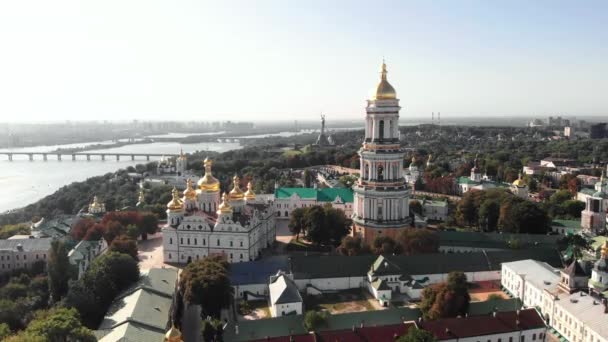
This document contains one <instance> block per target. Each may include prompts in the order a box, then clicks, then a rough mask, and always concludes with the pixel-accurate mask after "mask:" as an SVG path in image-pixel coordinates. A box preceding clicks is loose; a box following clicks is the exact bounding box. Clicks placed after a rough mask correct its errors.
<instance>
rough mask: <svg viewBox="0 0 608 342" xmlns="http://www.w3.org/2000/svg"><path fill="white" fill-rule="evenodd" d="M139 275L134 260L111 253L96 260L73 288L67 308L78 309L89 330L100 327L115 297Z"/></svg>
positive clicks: (67, 299) (127, 256) (124, 255)
mask: <svg viewBox="0 0 608 342" xmlns="http://www.w3.org/2000/svg"><path fill="white" fill-rule="evenodd" d="M139 276H140V274H139V265H138V264H137V261H135V260H134V259H133V257H131V256H130V255H127V254H123V253H117V252H112V251H110V252H108V253H105V254H103V255H102V256H100V257H98V258H97V259H95V260H94V261H93V263H92V264H91V267H89V269H88V270H87V271H86V272H85V273H84V275H83V277H82V278H81V279H80V280H78V281H76V282H74V283H73V284H72V285H71V286H70V291H69V292H68V295H67V296H66V299H65V305H66V306H67V307H73V308H76V309H77V310H78V312H79V313H80V316H81V317H82V320H83V322H85V324H86V325H87V327H90V328H96V327H97V326H98V324H99V321H100V320H101V318H103V315H104V313H105V311H106V310H107V308H108V307H109V306H110V304H111V303H112V301H113V300H114V298H115V297H116V296H117V295H118V294H119V293H120V292H121V291H123V290H125V289H126V288H127V287H129V286H131V285H132V284H133V283H134V282H136V281H137V280H138V279H139Z"/></svg>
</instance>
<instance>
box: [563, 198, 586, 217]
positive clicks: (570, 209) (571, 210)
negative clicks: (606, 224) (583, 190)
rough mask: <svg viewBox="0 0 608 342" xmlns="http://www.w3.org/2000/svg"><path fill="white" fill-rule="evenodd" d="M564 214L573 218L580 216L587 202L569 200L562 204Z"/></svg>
mask: <svg viewBox="0 0 608 342" xmlns="http://www.w3.org/2000/svg"><path fill="white" fill-rule="evenodd" d="M561 207H562V209H563V212H564V214H566V215H567V216H570V217H573V218H580V217H581V212H582V211H583V210H585V202H581V201H577V200H567V201H565V202H564V203H562V205H561Z"/></svg>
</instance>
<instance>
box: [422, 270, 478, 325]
mask: <svg viewBox="0 0 608 342" xmlns="http://www.w3.org/2000/svg"><path fill="white" fill-rule="evenodd" d="M470 301H471V297H470V295H469V292H468V288H467V278H466V275H465V274H464V273H462V272H450V273H449V274H448V280H447V282H445V283H440V284H436V285H434V286H428V287H426V288H425V289H424V290H423V291H422V301H421V304H420V310H421V311H422V315H423V317H424V318H425V319H439V318H447V317H456V316H458V315H462V316H464V315H465V314H466V313H467V311H468V309H469V302H470Z"/></svg>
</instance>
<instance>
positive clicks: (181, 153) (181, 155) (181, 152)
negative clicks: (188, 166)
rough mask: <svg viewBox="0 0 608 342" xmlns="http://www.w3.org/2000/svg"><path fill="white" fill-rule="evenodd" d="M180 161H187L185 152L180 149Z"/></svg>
mask: <svg viewBox="0 0 608 342" xmlns="http://www.w3.org/2000/svg"><path fill="white" fill-rule="evenodd" d="M178 159H181V160H185V159H186V155H185V154H184V150H182V149H181V148H180V149H179V157H178Z"/></svg>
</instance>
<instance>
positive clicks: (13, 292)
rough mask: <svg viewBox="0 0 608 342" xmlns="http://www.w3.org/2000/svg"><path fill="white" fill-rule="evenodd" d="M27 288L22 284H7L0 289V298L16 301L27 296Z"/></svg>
mask: <svg viewBox="0 0 608 342" xmlns="http://www.w3.org/2000/svg"><path fill="white" fill-rule="evenodd" d="M27 290H28V287H27V286H26V285H24V284H19V283H16V282H12V281H11V282H9V283H8V284H6V285H4V286H3V287H2V288H0V298H2V299H8V300H16V299H18V298H22V297H25V296H27Z"/></svg>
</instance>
